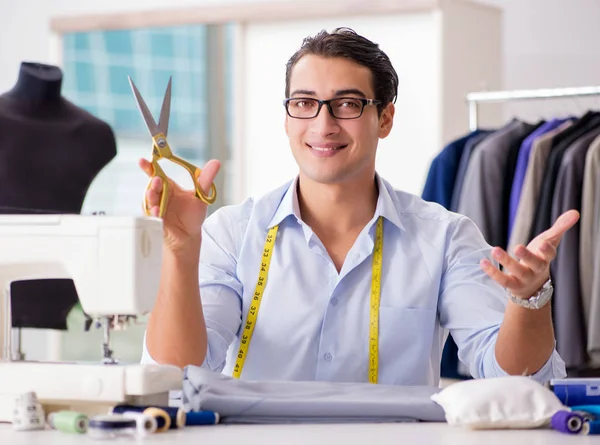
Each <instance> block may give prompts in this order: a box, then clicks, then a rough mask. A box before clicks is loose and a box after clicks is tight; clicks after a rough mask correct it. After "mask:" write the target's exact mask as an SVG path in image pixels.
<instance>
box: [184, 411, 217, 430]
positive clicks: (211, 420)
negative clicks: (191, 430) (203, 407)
mask: <svg viewBox="0 0 600 445" xmlns="http://www.w3.org/2000/svg"><path fill="white" fill-rule="evenodd" d="M219 420H220V418H219V413H215V412H214V411H188V412H187V413H186V415H185V425H186V426H193V425H216V424H217V423H219Z"/></svg>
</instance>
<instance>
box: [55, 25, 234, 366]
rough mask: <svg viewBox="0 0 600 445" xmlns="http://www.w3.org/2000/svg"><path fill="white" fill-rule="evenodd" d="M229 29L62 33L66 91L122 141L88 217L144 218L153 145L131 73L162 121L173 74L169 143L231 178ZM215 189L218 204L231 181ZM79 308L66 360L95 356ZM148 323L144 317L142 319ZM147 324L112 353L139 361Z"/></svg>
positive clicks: (89, 203)
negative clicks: (146, 162) (218, 164)
mask: <svg viewBox="0 0 600 445" xmlns="http://www.w3.org/2000/svg"><path fill="white" fill-rule="evenodd" d="M232 37H233V26H232V25H229V26H205V25H194V26H175V27H163V28H146V29H135V30H120V31H102V32H96V31H94V32H84V33H73V34H66V35H63V51H62V56H63V72H64V82H63V94H64V96H65V97H66V98H67V99H68V100H70V101H71V102H73V103H74V104H75V105H77V106H79V107H81V108H83V109H85V110H87V111H89V112H90V113H91V114H93V115H95V116H96V117H98V118H100V119H102V120H103V121H105V122H107V123H108V124H109V125H110V126H111V128H112V129H113V132H114V133H115V136H116V142H117V156H116V157H115V159H114V160H113V161H111V162H110V163H109V164H108V165H107V166H106V167H105V168H104V169H103V170H102V171H101V172H100V173H99V174H98V176H97V177H96V179H95V180H94V182H93V184H92V185H91V187H90V189H89V190H88V194H87V196H86V200H85V203H84V206H83V210H82V212H83V213H91V212H94V211H103V212H105V213H106V214H107V215H141V214H142V197H143V193H144V191H145V188H146V185H147V182H148V178H147V177H146V176H145V174H144V173H143V172H142V171H141V170H140V169H139V168H138V166H137V161H138V159H139V158H140V157H146V158H147V159H149V157H150V154H151V139H150V135H149V133H148V130H147V128H146V126H145V123H144V120H143V117H142V115H141V113H140V112H139V110H138V108H137V104H136V102H135V99H134V97H133V94H132V91H131V87H130V85H129V80H128V76H130V77H131V78H132V79H133V81H134V82H135V84H136V86H137V87H138V89H139V90H140V93H141V94H142V96H143V97H144V100H145V101H146V103H147V104H148V107H149V109H150V111H151V113H152V115H153V116H154V118H155V120H156V121H158V117H159V112H160V107H161V104H162V99H163V96H164V93H165V90H166V87H167V83H168V81H169V77H171V76H172V81H173V85H172V98H171V118H170V123H169V133H168V137H169V142H170V145H171V147H172V149H173V151H174V152H175V153H176V154H177V155H178V156H180V157H182V158H184V159H186V160H187V161H189V162H191V163H192V164H195V165H197V166H199V167H202V165H203V164H204V163H205V161H206V160H207V159H209V158H211V157H216V158H218V159H220V160H221V161H223V168H222V172H221V173H220V174H219V176H220V177H221V178H226V177H227V165H228V163H227V161H228V160H229V158H230V153H231V141H232V137H231V133H232V120H233V116H232V114H231V109H232V107H230V106H228V104H230V103H232V88H231V86H232V75H231V71H232V70H231V69H228V67H230V66H232V41H233V38H232ZM161 167H163V169H164V170H165V173H166V174H167V175H168V176H169V177H171V178H172V179H173V180H175V181H176V182H178V183H179V184H181V185H182V186H183V187H186V188H191V187H192V182H191V178H190V177H189V175H188V173H187V172H186V171H185V170H184V169H182V168H181V167H178V166H175V165H173V164H171V163H169V162H166V161H162V162H161ZM220 181H221V182H220V184H219V183H217V184H216V185H217V190H218V192H219V193H218V196H220V198H218V200H217V203H216V204H215V205H212V206H211V211H214V210H215V209H216V208H218V206H219V205H222V204H223V203H224V202H225V200H224V199H223V196H224V193H223V191H224V190H223V189H227V182H226V180H225V179H220ZM84 321H85V319H84V316H83V314H82V313H81V310H74V311H72V312H71V314H70V315H69V320H68V325H69V331H68V333H65V334H63V335H61V336H60V337H61V339H60V349H61V353H60V355H61V359H63V360H99V359H100V358H101V357H100V356H99V352H100V351H101V348H100V345H101V344H102V332H101V331H100V330H97V329H95V328H93V327H92V328H91V330H90V332H88V333H86V334H85V337H84V338H83V339H82V337H81V335H80V332H81V330H82V329H83V324H84ZM142 321H143V320H142ZM144 329H145V324H142V325H139V326H132V327H130V328H129V329H127V330H125V331H120V332H114V333H113V334H112V335H111V345H112V349H113V350H114V351H115V356H116V357H117V358H119V359H121V360H123V361H125V362H135V361H139V358H140V356H141V346H142V338H143V332H144Z"/></svg>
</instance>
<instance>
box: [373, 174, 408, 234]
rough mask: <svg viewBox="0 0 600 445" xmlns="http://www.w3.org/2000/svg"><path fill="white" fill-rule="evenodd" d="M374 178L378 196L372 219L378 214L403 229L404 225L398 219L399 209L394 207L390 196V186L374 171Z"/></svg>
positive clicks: (394, 202)
mask: <svg viewBox="0 0 600 445" xmlns="http://www.w3.org/2000/svg"><path fill="white" fill-rule="evenodd" d="M375 179H376V180H377V186H378V188H379V197H378V198H377V206H376V207H375V215H374V221H376V220H377V218H378V217H379V216H382V217H383V218H385V219H387V220H388V221H389V222H391V223H392V224H394V225H395V226H396V227H398V228H399V229H400V230H404V225H403V224H402V221H401V220H400V215H399V210H398V209H397V207H396V206H397V203H396V201H394V199H393V198H392V194H391V191H393V188H392V186H391V185H390V184H389V183H388V182H386V181H384V180H383V178H382V177H381V176H379V174H378V173H375Z"/></svg>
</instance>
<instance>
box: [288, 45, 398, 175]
mask: <svg viewBox="0 0 600 445" xmlns="http://www.w3.org/2000/svg"><path fill="white" fill-rule="evenodd" d="M290 97H309V98H314V99H321V100H326V99H332V98H336V97H350V98H366V99H375V94H374V91H373V86H372V74H371V71H370V70H369V69H368V68H366V67H363V66H361V65H358V64H357V63H355V62H352V61H350V60H347V59H343V58H324V57H320V56H315V55H306V56H304V57H302V58H301V59H300V60H299V61H298V62H297V63H296V65H295V66H294V68H293V70H292V74H291V78H290ZM304 105H305V104H303V103H301V104H300V106H304ZM348 105H351V104H348ZM344 107H345V105H342V108H344ZM340 112H342V110H340ZM393 115H394V106H393V104H388V106H387V107H386V108H385V109H384V111H383V112H382V114H381V117H379V116H378V115H377V107H376V106H375V105H366V106H365V108H364V110H363V113H362V115H361V116H360V117H359V118H356V119H347V120H346V119H336V118H334V117H333V116H331V114H330V113H329V110H328V109H327V106H326V105H323V107H322V108H321V110H320V111H319V114H318V115H317V116H316V117H314V118H311V119H294V118H292V117H290V116H289V115H287V114H286V121H285V129H286V133H287V135H288V138H289V140H290V145H291V147H292V153H293V155H294V157H295V158H296V162H297V163H298V165H299V167H300V176H301V177H306V178H308V179H310V180H313V181H316V182H319V183H324V184H336V183H343V182H346V181H350V180H359V179H360V178H365V179H366V180H371V179H372V178H373V173H374V171H375V152H376V148H377V143H378V140H379V138H384V137H386V136H387V135H388V134H389V132H390V130H391V128H392V119H393Z"/></svg>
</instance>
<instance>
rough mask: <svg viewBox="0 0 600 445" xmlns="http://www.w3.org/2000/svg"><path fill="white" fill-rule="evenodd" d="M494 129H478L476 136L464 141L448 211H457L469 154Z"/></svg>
mask: <svg viewBox="0 0 600 445" xmlns="http://www.w3.org/2000/svg"><path fill="white" fill-rule="evenodd" d="M493 132H494V130H480V131H479V134H477V136H473V137H471V138H469V140H468V141H467V142H466V143H465V148H464V150H463V154H462V156H461V158H460V162H459V164H458V171H457V172H456V179H455V181H454V187H453V189H452V199H451V200H450V211H452V212H457V211H458V204H459V201H460V194H461V192H462V186H463V182H464V179H465V174H466V173H467V167H468V166H469V161H470V159H471V155H472V154H473V151H474V150H475V148H476V147H477V146H478V145H479V144H480V143H481V141H483V140H484V139H485V138H486V137H488V136H489V135H490V134H493Z"/></svg>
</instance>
